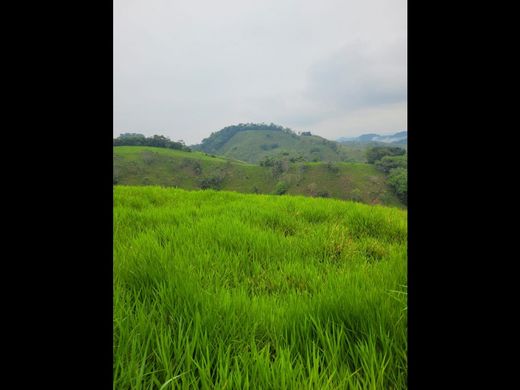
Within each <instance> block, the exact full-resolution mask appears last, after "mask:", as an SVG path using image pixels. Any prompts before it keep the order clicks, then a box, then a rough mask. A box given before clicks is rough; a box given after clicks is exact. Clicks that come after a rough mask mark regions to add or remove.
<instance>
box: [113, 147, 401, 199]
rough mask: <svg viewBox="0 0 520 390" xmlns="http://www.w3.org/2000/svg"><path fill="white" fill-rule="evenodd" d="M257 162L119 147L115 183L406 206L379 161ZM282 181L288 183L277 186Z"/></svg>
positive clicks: (288, 158) (278, 159)
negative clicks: (369, 162)
mask: <svg viewBox="0 0 520 390" xmlns="http://www.w3.org/2000/svg"><path fill="white" fill-rule="evenodd" d="M262 164H263V165H262V166H260V165H253V164H249V163H245V162H242V161H237V160H232V159H229V158H221V157H211V155H209V154H205V153H201V152H197V151H194V152H191V153H187V152H184V151H179V150H170V149H163V148H153V147H137V146H118V147H115V148H114V169H113V178H114V180H113V182H114V184H123V185H161V186H169V187H178V188H184V189H189V190H195V189H210V188H211V189H221V190H231V191H238V192H243V193H251V192H253V193H260V194H273V193H281V192H282V190H284V191H283V193H284V194H287V195H306V196H312V197H331V198H338V199H344V200H356V201H359V202H363V203H368V204H383V205H390V206H398V207H403V204H402V202H401V201H400V200H399V199H398V197H397V196H396V195H395V194H394V192H393V190H392V188H391V187H390V186H389V185H388V183H387V180H386V179H385V174H384V173H383V172H381V171H379V170H378V169H377V168H376V167H375V166H373V165H368V164H363V163H343V162H326V163H308V162H302V159H298V158H293V157H292V156H290V155H288V156H283V155H282V156H280V157H269V158H267V159H265V160H264V161H263V163H262ZM280 181H283V182H285V183H286V186H285V187H279V188H277V185H278V183H279V182H280Z"/></svg>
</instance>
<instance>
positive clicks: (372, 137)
mask: <svg viewBox="0 0 520 390" xmlns="http://www.w3.org/2000/svg"><path fill="white" fill-rule="evenodd" d="M407 140H408V132H407V131H400V132H398V133H395V134H388V135H380V134H375V133H369V134H362V135H360V136H358V137H340V138H338V140H337V141H338V142H341V143H344V144H356V143H358V144H364V143H376V144H377V143H382V144H389V143H393V144H406V142H407Z"/></svg>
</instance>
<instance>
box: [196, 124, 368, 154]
mask: <svg viewBox="0 0 520 390" xmlns="http://www.w3.org/2000/svg"><path fill="white" fill-rule="evenodd" d="M191 147H192V149H194V150H199V151H203V152H206V153H210V154H216V155H220V156H225V157H230V158H234V159H237V160H242V161H246V162H250V163H259V162H260V161H261V160H263V159H265V158H266V157H272V156H279V155H285V156H290V157H293V158H295V159H297V158H299V159H301V160H304V161H308V162H318V161H350V162H356V161H358V162H364V161H366V160H365V152H364V150H362V149H361V148H355V147H347V146H344V145H341V144H340V143H338V142H335V141H330V140H327V139H325V138H322V137H319V136H317V135H312V134H311V133H310V132H303V133H301V134H300V135H298V134H296V133H295V132H294V131H292V130H291V129H288V128H285V127H282V126H278V125H275V124H269V125H266V124H254V123H247V124H242V123H241V124H239V125H234V126H228V127H225V128H223V129H222V130H220V131H217V132H215V133H212V134H211V135H210V136H209V137H208V138H205V139H203V140H202V142H201V143H200V144H199V145H192V146H191Z"/></svg>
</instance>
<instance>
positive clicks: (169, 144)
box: [114, 133, 191, 152]
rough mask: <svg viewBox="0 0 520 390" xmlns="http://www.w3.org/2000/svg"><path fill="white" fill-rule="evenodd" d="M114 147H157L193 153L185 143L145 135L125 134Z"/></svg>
mask: <svg viewBox="0 0 520 390" xmlns="http://www.w3.org/2000/svg"><path fill="white" fill-rule="evenodd" d="M114 146H155V147H158V148H168V149H176V150H184V151H186V152H191V149H190V148H189V147H187V146H186V145H185V144H184V141H179V142H175V141H171V140H170V139H169V138H168V137H165V136H163V135H154V136H153V137H145V136H144V135H143V134H137V133H124V134H121V135H120V136H119V137H117V138H114Z"/></svg>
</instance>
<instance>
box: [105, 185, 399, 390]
mask: <svg viewBox="0 0 520 390" xmlns="http://www.w3.org/2000/svg"><path fill="white" fill-rule="evenodd" d="M406 249H407V221H406V211H403V210H399V209H395V208H385V207H380V206H367V205H362V204H358V203H350V202H343V201H338V200H332V199H310V198H303V197H283V196H282V197H279V196H268V195H244V194H237V193H231V192H215V191H197V192H188V191H184V190H178V189H165V188H159V187H126V186H125V187H117V186H116V187H114V382H113V387H114V389H194V388H195V389H198V388H200V389H405V388H406V377H407V361H406V349H407V320H406V310H405V309H406V284H407V281H406V260H407V257H406Z"/></svg>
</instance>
